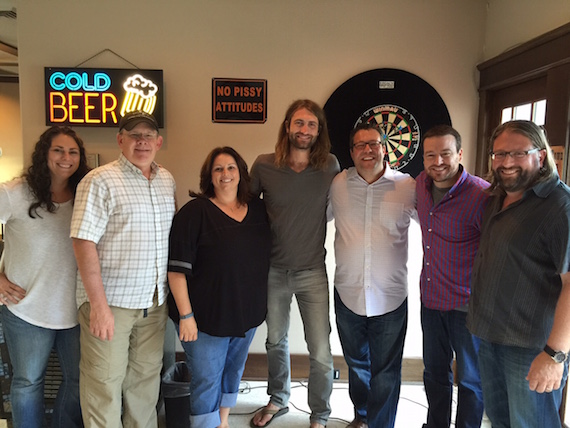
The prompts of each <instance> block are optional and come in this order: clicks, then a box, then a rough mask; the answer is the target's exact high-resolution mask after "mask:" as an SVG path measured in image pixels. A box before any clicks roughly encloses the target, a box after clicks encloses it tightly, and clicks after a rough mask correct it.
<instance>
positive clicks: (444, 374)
mask: <svg viewBox="0 0 570 428" xmlns="http://www.w3.org/2000/svg"><path fill="white" fill-rule="evenodd" d="M421 315H422V330H423V357H424V367H425V368H424V386H425V390H426V396H427V400H428V405H429V408H428V417H427V424H425V425H424V428H449V425H450V422H451V403H452V394H453V371H452V361H453V353H454V352H455V358H456V367H457V389H458V396H457V416H456V421H455V426H456V427H457V428H479V427H480V426H481V419H482V418H483V391H482V389H481V377H480V376H479V364H478V357H477V353H478V352H479V339H478V338H476V337H474V336H472V335H471V333H470V332H469V330H467V327H466V325H465V320H466V318H467V312H462V311H438V310H433V309H428V308H426V307H425V306H424V305H422V312H421Z"/></svg>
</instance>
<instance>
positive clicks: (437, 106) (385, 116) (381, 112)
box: [324, 68, 451, 177]
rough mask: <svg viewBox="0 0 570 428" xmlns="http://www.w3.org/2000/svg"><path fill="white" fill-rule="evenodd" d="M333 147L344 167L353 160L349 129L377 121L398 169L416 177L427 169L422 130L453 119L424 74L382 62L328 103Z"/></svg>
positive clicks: (350, 81) (390, 158) (352, 80)
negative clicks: (423, 77)
mask: <svg viewBox="0 0 570 428" xmlns="http://www.w3.org/2000/svg"><path fill="white" fill-rule="evenodd" d="M324 110H325V113H326V116H327V123H328V129H329V135H330V138H331V144H332V150H331V151H332V153H334V154H335V155H336V157H337V158H338V160H339V162H340V165H341V167H342V168H348V167H351V166H353V162H352V158H351V157H350V150H349V141H348V140H349V135H350V131H351V130H352V129H353V128H354V126H355V125H357V124H358V123H361V122H376V123H377V124H378V125H379V127H380V129H381V131H382V132H383V134H384V135H383V139H384V141H385V142H386V151H387V156H386V159H387V161H388V162H389V163H390V166H391V167H392V168H394V169H397V170H400V171H403V172H407V173H409V174H410V175H412V176H413V177H416V176H417V175H418V174H419V173H420V172H421V171H422V170H423V159H422V156H421V155H422V149H421V135H422V134H423V133H425V132H426V131H427V130H428V129H430V128H431V127H433V126H435V125H451V118H450V116H449V112H448V110H447V107H446V105H445V103H444V102H443V99H442V98H441V96H440V95H439V94H438V93H437V91H436V90H435V89H434V88H433V87H432V86H431V85H430V84H429V83H427V82H426V81H425V80H423V79H422V78H420V77H418V76H416V75H415V74H412V73H409V72H407V71H404V70H397V69H393V68H379V69H376V70H370V71H365V72H364V73H360V74H357V75H356V76H354V77H351V78H350V79H348V80H347V81H346V82H344V83H343V84H342V85H340V86H339V87H338V88H337V89H336V90H335V91H334V92H333V94H332V95H331V96H330V97H329V99H328V101H327V102H326V104H325V106H324Z"/></svg>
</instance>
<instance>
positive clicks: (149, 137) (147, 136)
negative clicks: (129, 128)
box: [126, 132, 158, 142]
mask: <svg viewBox="0 0 570 428" xmlns="http://www.w3.org/2000/svg"><path fill="white" fill-rule="evenodd" d="M126 135H127V137H129V138H130V139H131V140H134V141H141V140H142V141H146V142H149V141H154V140H156V138H157V137H158V134H157V133H156V132H146V133H144V134H141V133H139V132H127V133H126Z"/></svg>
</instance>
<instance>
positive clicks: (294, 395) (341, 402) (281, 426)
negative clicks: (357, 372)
mask: <svg viewBox="0 0 570 428" xmlns="http://www.w3.org/2000/svg"><path fill="white" fill-rule="evenodd" d="M266 385H267V384H266V382H242V385H241V391H240V395H239V397H238V402H237V405H236V407H235V408H234V409H232V413H231V414H230V426H231V427H232V428H242V427H243V428H246V427H249V421H250V420H251V418H252V416H253V414H254V413H255V412H256V411H257V410H258V409H259V408H260V407H261V406H263V405H265V404H266V403H267V401H268V396H267V394H266ZM331 407H332V414H331V418H330V419H329V422H328V424H327V428H344V427H346V425H347V424H348V423H349V422H350V421H351V420H352V419H353V417H354V413H353V409H352V404H351V402H350V398H349V396H348V384H346V383H344V382H335V384H334V390H333V394H332V397H331ZM426 414H427V402H426V398H425V393H424V390H423V385H421V384H403V385H402V388H401V393H400V402H399V404H398V413H397V415H396V428H421V427H422V424H423V423H424V422H425V420H426ZM159 426H160V427H161V428H163V427H166V428H168V426H167V425H166V423H165V420H164V415H163V414H162V415H161V423H160V425H159ZM308 426H309V407H308V405H307V388H306V383H304V382H293V383H292V385H291V399H290V401H289V413H287V414H286V415H283V416H282V417H279V418H278V419H275V421H274V422H273V423H272V424H271V427H272V428H285V427H287V428H297V427H303V428H307V427H308ZM452 426H454V425H453V424H452ZM481 426H482V428H490V427H491V423H490V422H489V421H488V420H487V419H485V420H484V421H483V425H481Z"/></svg>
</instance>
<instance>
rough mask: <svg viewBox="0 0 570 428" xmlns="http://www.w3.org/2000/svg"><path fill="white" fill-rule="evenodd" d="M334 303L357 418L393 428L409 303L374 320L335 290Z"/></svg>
mask: <svg viewBox="0 0 570 428" xmlns="http://www.w3.org/2000/svg"><path fill="white" fill-rule="evenodd" d="M334 303H335V311H336V324H337V327H338V334H339V337H340V344H341V345H342V352H343V354H344V359H345V360H346V364H347V365H348V392H349V395H350V399H351V400H352V404H353V405H354V412H355V416H357V417H358V418H359V419H361V420H363V421H366V422H367V423H368V426H370V427H382V428H389V427H393V426H394V422H395V421H396V410H397V408H398V399H399V397H400V383H401V380H402V354H403V352H404V339H405V337H406V328H407V326H408V300H407V299H406V300H404V302H403V303H402V304H401V305H400V307H399V308H398V309H396V310H395V311H392V312H389V313H387V314H384V315H379V316H375V317H366V316H362V315H357V314H355V313H354V312H352V311H351V310H350V309H348V308H347V307H346V306H345V305H344V303H342V300H341V299H340V297H339V295H338V293H337V291H336V289H335V293H334Z"/></svg>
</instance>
